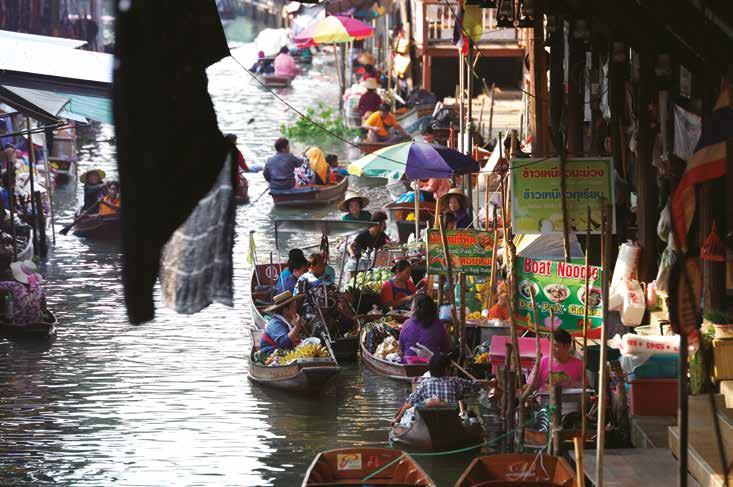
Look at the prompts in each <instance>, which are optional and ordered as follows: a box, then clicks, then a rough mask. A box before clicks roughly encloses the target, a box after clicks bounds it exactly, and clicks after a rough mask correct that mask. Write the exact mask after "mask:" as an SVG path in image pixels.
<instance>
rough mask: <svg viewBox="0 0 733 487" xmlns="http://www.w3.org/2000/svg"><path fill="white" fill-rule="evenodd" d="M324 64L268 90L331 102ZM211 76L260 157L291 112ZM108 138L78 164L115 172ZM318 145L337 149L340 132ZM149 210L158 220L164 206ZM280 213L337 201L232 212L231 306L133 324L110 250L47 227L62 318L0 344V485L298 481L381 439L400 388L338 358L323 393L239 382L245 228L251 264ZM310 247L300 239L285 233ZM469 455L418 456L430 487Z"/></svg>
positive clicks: (266, 204) (245, 57)
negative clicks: (35, 335) (39, 337)
mask: <svg viewBox="0 0 733 487" xmlns="http://www.w3.org/2000/svg"><path fill="white" fill-rule="evenodd" d="M227 30H228V35H229V37H230V40H231V41H233V50H232V54H233V55H234V56H235V57H236V58H237V59H239V60H240V61H241V62H242V63H243V64H245V65H250V64H251V63H252V62H253V61H254V59H255V57H256V50H255V48H254V45H253V44H252V43H248V42H247V41H251V39H252V35H253V32H254V26H253V25H252V24H251V23H249V22H247V21H245V20H244V19H240V20H238V21H236V22H234V23H232V24H229V25H228V26H227ZM329 61H330V57H326V56H323V57H317V58H316V62H315V64H314V66H313V67H312V68H311V69H310V71H309V73H308V74H307V75H306V76H301V77H299V78H297V79H296V80H295V81H294V83H293V87H292V89H288V90H283V91H280V92H278V93H279V94H280V95H281V96H282V97H283V98H284V99H285V100H287V102H288V103H290V104H292V105H293V106H295V107H297V108H298V109H305V108H306V107H308V106H310V105H312V104H314V103H316V102H318V101H322V102H325V103H327V104H335V103H336V101H337V86H336V81H335V76H333V75H332V73H333V67H332V65H331V64H327V63H328V62H329ZM209 76H210V84H209V90H210V93H211V95H212V97H213V99H214V102H215V106H216V110H217V113H218V117H219V125H220V127H221V128H222V130H223V131H224V132H232V133H235V134H237V135H238V136H239V145H240V148H241V149H242V151H243V152H244V154H245V156H246V158H247V160H248V161H249V162H250V163H260V164H262V163H264V160H265V159H266V158H267V157H268V156H269V155H271V153H272V143H273V142H274V139H275V138H276V137H277V136H278V133H279V128H280V125H281V124H282V123H289V122H291V121H292V120H293V117H295V114H294V113H293V112H292V111H289V110H288V108H287V107H286V106H285V105H283V104H282V103H281V102H280V101H278V100H276V99H275V97H274V96H273V95H271V94H269V93H267V92H266V91H264V90H263V89H261V88H260V87H258V86H257V85H256V83H254V82H253V81H252V79H251V78H250V76H249V75H248V74H247V73H245V72H243V70H242V69H241V68H240V67H239V66H238V65H237V64H236V63H235V62H234V61H233V60H231V59H225V60H223V61H222V62H220V63H218V64H217V65H215V66H212V67H211V68H210V70H209ZM152 115H153V114H151V116H152ZM151 136H154V134H151ZM112 138H113V131H112V128H111V127H101V128H98V129H97V130H95V131H94V132H92V133H91V136H90V137H89V138H88V140H87V141H86V142H85V143H84V144H83V146H82V147H81V162H80V170H81V171H83V170H85V169H89V168H91V167H101V168H103V169H104V170H105V171H107V174H108V178H115V176H116V174H117V168H116V162H115V154H114V146H113V145H112V142H113V141H112ZM300 148H301V149H302V148H303V147H300ZM327 149H329V150H334V151H336V152H338V153H339V154H341V155H342V156H346V152H347V151H346V150H345V149H346V147H345V146H344V144H343V143H341V142H336V143H334V144H333V146H332V147H327ZM205 162H206V161H202V163H205ZM171 178H175V174H171ZM249 180H250V195H252V198H253V199H255V198H256V197H257V196H258V195H260V194H261V193H262V192H263V190H264V189H265V187H266V186H265V182H264V180H263V179H262V176H261V174H253V175H250V177H249ZM351 183H352V185H353V186H356V187H357V188H360V189H361V190H362V191H369V196H370V198H371V199H372V200H373V201H376V202H379V201H382V202H384V201H386V200H387V195H386V191H384V188H383V186H384V181H383V180H375V181H372V182H365V181H356V180H354V179H353V178H352V181H351ZM367 184H368V185H370V186H371V188H368V186H367ZM81 189H82V188H81V186H80V185H76V184H73V183H71V184H68V185H65V186H60V187H59V188H58V191H57V193H56V218H57V225H56V230H57V232H58V230H59V229H60V228H61V227H62V226H63V225H64V224H65V223H67V222H69V221H70V220H71V218H72V214H73V212H74V210H75V209H76V208H77V207H78V206H79V204H80V202H81V201H82V194H81ZM158 211H161V212H162V214H161V217H162V218H165V213H164V212H165V209H164V208H159V209H158ZM288 216H290V217H292V216H309V217H314V218H323V217H338V216H339V215H338V213H337V211H336V209H335V208H334V207H330V208H324V209H315V210H307V211H302V210H284V211H280V210H278V211H274V210H273V207H272V201H271V199H270V198H269V196H264V197H262V198H260V199H259V200H257V201H256V202H255V203H253V204H250V205H247V206H242V207H240V208H239V209H238V213H237V222H238V229H237V230H238V238H237V241H236V245H235V250H234V252H235V275H234V279H235V303H234V307H233V308H227V307H224V306H220V305H213V306H211V307H210V308H208V309H206V310H204V311H203V312H201V313H199V314H197V315H194V316H181V315H177V314H175V313H172V312H171V311H168V310H166V309H164V308H160V307H159V308H158V314H157V317H156V319H155V320H154V321H153V322H151V323H147V324H145V325H142V326H133V325H130V324H128V323H127V322H126V319H125V308H124V305H123V299H122V284H121V281H120V264H119V248H118V247H117V246H115V245H110V244H101V243H98V242H87V241H83V240H79V239H77V238H76V237H74V236H72V235H71V234H69V235H68V236H61V235H58V234H57V235H56V246H55V248H54V250H53V252H52V254H51V255H50V256H49V259H48V262H47V263H46V265H45V266H43V272H44V274H45V276H46V293H47V296H48V302H49V305H50V307H51V308H52V309H53V310H54V312H55V313H56V314H57V316H58V318H59V321H60V322H61V325H60V327H59V331H58V337H57V339H56V340H55V341H54V342H52V343H50V344H46V345H37V346H32V345H23V344H15V343H9V342H5V341H2V340H0V452H1V453H0V485H3V486H15V485H29V486H30V485H33V486H37V485H73V486H103V485H125V486H131V485H145V486H159V485H217V486H219V485H221V486H223V485H283V486H287V485H300V482H301V481H302V477H303V473H304V472H305V469H306V467H307V465H308V464H309V463H310V462H311V460H312V459H313V457H314V456H315V455H316V453H318V452H319V451H322V450H326V449H332V448H338V447H342V446H349V445H370V446H379V447H383V446H387V426H388V422H389V419H390V418H391V417H392V416H393V415H394V413H395V410H396V409H397V408H398V407H399V406H400V405H401V404H402V402H403V401H404V398H405V396H406V394H407V393H408V392H409V391H408V390H407V388H406V386H403V385H400V384H397V383H395V382H392V381H390V380H387V379H383V378H379V377H376V376H374V375H373V374H371V373H370V372H368V371H366V370H365V369H364V368H363V367H362V366H361V365H346V366H345V367H344V368H343V370H342V373H341V375H340V377H339V378H338V379H337V381H336V382H335V383H334V384H333V387H332V388H331V389H330V390H329V391H328V392H327V393H326V395H325V397H323V398H321V399H303V398H298V397H293V396H289V395H285V394H281V393H276V392H271V391H269V390H266V389H262V388H261V387H259V386H257V385H254V384H251V383H250V382H249V381H248V380H247V377H246V373H247V365H248V364H247V362H248V360H247V354H248V350H249V348H250V341H249V337H248V335H247V332H246V326H247V325H248V324H249V323H250V321H251V318H250V310H249V302H248V294H247V289H248V288H249V281H250V275H251V268H250V267H249V266H248V265H247V263H246V259H245V252H246V243H247V242H246V236H247V234H248V231H249V230H250V229H252V230H256V234H255V239H256V242H257V248H258V254H259V257H260V260H262V261H264V260H269V252H270V251H271V250H274V244H273V240H274V238H273V231H272V223H273V220H274V218H276V217H288ZM141 238H144V236H141ZM317 241H318V239H317V236H313V237H309V238H307V239H305V241H304V239H303V238H302V236H301V237H299V239H298V241H297V242H298V243H299V244H300V245H303V244H304V243H317ZM295 243H296V241H295V240H291V241H290V242H289V244H290V245H295ZM282 248H283V249H287V248H288V242H285V243H284V245H282ZM285 251H286V250H285ZM285 251H284V252H285ZM470 459H471V457H470V456H469V455H468V454H461V455H453V456H450V457H435V458H431V459H426V458H421V459H420V462H421V463H422V464H423V466H424V467H425V468H426V470H428V472H429V473H430V474H431V475H433V476H434V478H435V480H436V481H438V482H439V485H452V484H453V482H455V480H456V479H457V477H458V475H459V473H460V471H461V470H462V469H463V468H465V466H466V465H467V464H468V462H469V461H470Z"/></svg>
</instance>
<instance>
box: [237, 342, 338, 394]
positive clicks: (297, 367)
mask: <svg viewBox="0 0 733 487" xmlns="http://www.w3.org/2000/svg"><path fill="white" fill-rule="evenodd" d="M250 331H251V334H252V352H251V353H250V356H249V371H248V373H247V375H248V377H249V379H250V380H251V381H252V382H256V383H257V384H261V385H263V386H267V387H273V388H276V389H281V390H284V391H288V392H298V393H302V394H318V393H320V392H321V391H323V389H325V387H326V385H327V384H328V382H329V381H330V380H331V379H333V378H334V377H335V376H336V375H337V374H338V373H339V372H340V371H341V369H340V368H339V367H338V365H336V362H334V361H333V359H332V358H312V359H298V360H297V361H296V362H295V363H292V364H290V365H274V366H265V365H261V364H259V363H258V362H257V360H256V358H255V354H256V353H257V351H259V349H260V339H261V338H262V330H254V329H253V330H250Z"/></svg>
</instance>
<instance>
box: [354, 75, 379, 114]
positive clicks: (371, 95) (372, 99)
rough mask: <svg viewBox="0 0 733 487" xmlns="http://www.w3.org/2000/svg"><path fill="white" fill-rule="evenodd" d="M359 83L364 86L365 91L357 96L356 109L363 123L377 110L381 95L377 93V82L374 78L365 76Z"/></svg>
mask: <svg viewBox="0 0 733 487" xmlns="http://www.w3.org/2000/svg"><path fill="white" fill-rule="evenodd" d="M361 85H362V86H363V87H364V88H366V93H364V94H363V95H361V97H360V98H359V105H358V107H357V109H358V110H359V119H360V120H361V121H362V123H363V122H364V121H366V120H367V119H368V118H369V116H371V114H372V113H374V112H376V111H377V110H379V107H380V106H381V105H382V97H380V96H379V94H378V93H377V88H379V85H378V84H377V80H376V78H367V79H365V80H364V81H362V82H361Z"/></svg>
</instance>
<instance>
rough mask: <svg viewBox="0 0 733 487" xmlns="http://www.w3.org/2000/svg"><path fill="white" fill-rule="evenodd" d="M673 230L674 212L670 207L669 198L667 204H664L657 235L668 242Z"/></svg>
mask: <svg viewBox="0 0 733 487" xmlns="http://www.w3.org/2000/svg"><path fill="white" fill-rule="evenodd" d="M671 231H672V212H671V210H670V207H669V199H667V204H666V205H664V208H663V209H662V213H660V214H659V222H658V223H657V235H658V236H659V238H660V239H661V240H662V241H663V242H666V241H667V239H668V238H669V234H670V232H671Z"/></svg>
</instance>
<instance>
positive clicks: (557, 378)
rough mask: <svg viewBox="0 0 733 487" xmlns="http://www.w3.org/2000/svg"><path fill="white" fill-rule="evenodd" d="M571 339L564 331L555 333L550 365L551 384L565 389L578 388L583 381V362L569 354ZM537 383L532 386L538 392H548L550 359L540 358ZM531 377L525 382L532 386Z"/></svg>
mask: <svg viewBox="0 0 733 487" xmlns="http://www.w3.org/2000/svg"><path fill="white" fill-rule="evenodd" d="M572 341H573V340H572V337H571V336H570V334H569V333H568V332H566V331H565V330H557V331H556V332H555V347H554V354H555V357H554V359H555V360H554V363H553V364H552V382H553V384H554V385H558V386H562V387H565V388H578V387H580V386H581V383H582V380H583V361H582V360H580V359H579V358H577V357H575V356H573V355H572V354H571V353H570V346H571V343H572ZM537 374H538V376H537V383H536V384H534V387H535V388H538V389H539V390H540V392H547V391H548V388H547V386H548V384H549V380H550V357H542V359H541V360H540V366H539V370H538V371H537ZM532 382H533V375H531V374H530V377H529V379H528V380H527V383H528V384H532Z"/></svg>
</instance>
